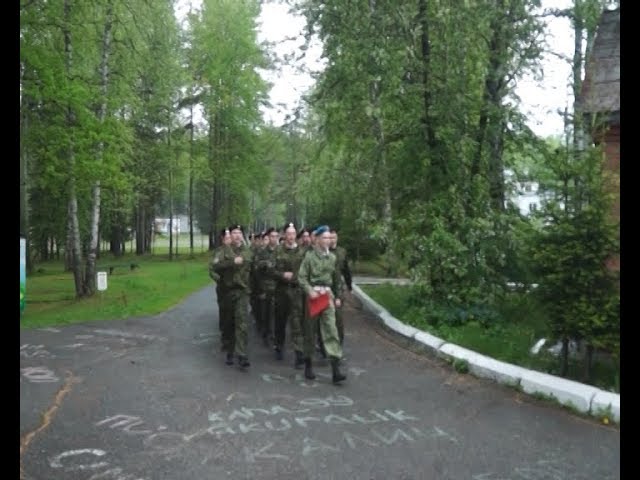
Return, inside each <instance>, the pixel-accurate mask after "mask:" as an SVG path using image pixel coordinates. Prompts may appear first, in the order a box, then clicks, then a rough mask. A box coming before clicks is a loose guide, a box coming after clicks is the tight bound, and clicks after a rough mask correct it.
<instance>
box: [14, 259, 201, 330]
mask: <svg viewBox="0 0 640 480" xmlns="http://www.w3.org/2000/svg"><path fill="white" fill-rule="evenodd" d="M208 259H209V255H208V253H200V254H196V255H195V256H194V258H188V255H180V257H179V259H178V260H174V261H173V262H169V260H168V259H167V258H166V256H164V255H163V256H162V257H158V256H154V257H151V256H149V257H137V256H135V255H124V256H123V257H120V258H113V257H112V256H111V255H106V254H103V256H102V257H101V258H100V259H98V262H97V265H98V271H100V270H105V271H107V272H108V268H105V267H106V266H108V265H119V266H118V267H117V268H116V269H115V270H114V272H113V274H112V275H109V276H108V277H107V290H105V291H103V292H96V294H95V295H94V296H93V297H90V298H86V299H81V300H77V299H76V298H75V285H74V281H73V276H72V274H71V272H65V271H64V265H63V263H62V262H47V263H40V264H38V265H37V267H36V271H35V272H34V273H33V274H31V275H27V281H26V306H25V309H24V313H23V315H22V317H21V319H20V326H21V327H23V328H35V327H45V326H54V325H64V324H70V323H77V322H84V321H88V320H107V319H122V318H127V317H132V316H145V315H155V314H158V313H161V312H163V311H165V310H167V309H168V308H171V307H172V306H174V305H177V304H178V303H180V302H181V301H182V300H184V299H185V298H186V297H187V296H189V295H190V294H192V293H194V292H196V291H197V290H199V289H201V288H203V287H206V286H207V285H213V283H212V280H211V279H210V278H209V271H208ZM130 263H136V264H137V265H138V268H136V269H134V270H130V268H129V264H130Z"/></svg>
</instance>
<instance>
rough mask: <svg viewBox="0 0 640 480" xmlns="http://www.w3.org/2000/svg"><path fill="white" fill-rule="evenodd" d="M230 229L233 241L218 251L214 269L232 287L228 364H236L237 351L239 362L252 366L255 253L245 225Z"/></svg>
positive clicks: (226, 340)
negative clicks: (251, 300)
mask: <svg viewBox="0 0 640 480" xmlns="http://www.w3.org/2000/svg"><path fill="white" fill-rule="evenodd" d="M229 231H230V232H231V244H230V245H225V246H224V247H223V248H222V250H221V251H220V252H216V254H215V255H214V257H213V260H212V263H213V269H214V271H215V272H216V273H217V274H218V275H220V277H221V278H222V281H223V283H224V284H225V286H227V288H228V291H227V295H228V297H229V311H230V315H229V317H230V319H229V322H227V323H226V324H225V325H224V328H225V330H226V332H223V346H224V350H225V351H226V352H227V358H226V363H227V365H233V356H234V354H235V355H236V356H237V358H238V365H240V367H242V368H246V367H249V366H250V365H251V364H250V363H249V357H248V355H247V347H248V336H247V316H248V303H249V294H250V287H251V285H250V283H249V275H250V272H251V266H252V263H253V253H252V252H251V249H250V248H249V247H248V246H247V245H246V244H245V243H244V237H243V230H242V226H240V225H233V226H231V227H229Z"/></svg>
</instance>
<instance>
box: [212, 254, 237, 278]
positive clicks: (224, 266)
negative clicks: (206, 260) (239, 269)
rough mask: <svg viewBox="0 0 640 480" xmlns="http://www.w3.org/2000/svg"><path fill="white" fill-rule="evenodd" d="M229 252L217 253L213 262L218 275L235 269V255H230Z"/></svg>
mask: <svg viewBox="0 0 640 480" xmlns="http://www.w3.org/2000/svg"><path fill="white" fill-rule="evenodd" d="M227 253H228V251H221V252H216V253H215V254H214V256H213V260H212V261H211V262H212V264H213V270H214V271H215V272H216V273H222V272H224V271H225V270H228V269H230V268H233V267H234V265H235V264H234V263H233V255H228V254H227Z"/></svg>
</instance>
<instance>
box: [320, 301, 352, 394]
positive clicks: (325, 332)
mask: <svg viewBox="0 0 640 480" xmlns="http://www.w3.org/2000/svg"><path fill="white" fill-rule="evenodd" d="M335 311H336V309H335V307H334V305H333V296H332V301H331V303H330V305H329V307H328V308H327V309H326V310H325V311H324V312H322V313H321V314H320V319H319V321H320V331H321V332H322V341H323V343H324V348H325V350H326V352H327V355H328V356H329V359H330V360H331V370H332V373H333V375H332V379H333V383H338V382H341V381H342V380H344V379H345V378H346V376H344V375H343V374H342V373H340V369H339V363H340V359H341V358H342V347H341V346H340V340H339V339H338V329H337V328H336V316H335Z"/></svg>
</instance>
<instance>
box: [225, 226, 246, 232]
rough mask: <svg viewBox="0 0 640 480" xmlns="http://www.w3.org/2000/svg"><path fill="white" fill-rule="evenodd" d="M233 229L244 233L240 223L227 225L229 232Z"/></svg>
mask: <svg viewBox="0 0 640 480" xmlns="http://www.w3.org/2000/svg"><path fill="white" fill-rule="evenodd" d="M234 230H240V231H241V232H242V233H244V228H242V225H240V224H234V225H231V226H230V227H229V232H232V231H234Z"/></svg>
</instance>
